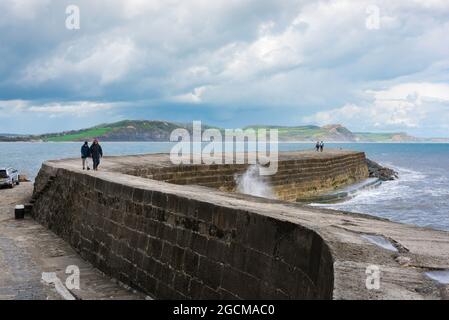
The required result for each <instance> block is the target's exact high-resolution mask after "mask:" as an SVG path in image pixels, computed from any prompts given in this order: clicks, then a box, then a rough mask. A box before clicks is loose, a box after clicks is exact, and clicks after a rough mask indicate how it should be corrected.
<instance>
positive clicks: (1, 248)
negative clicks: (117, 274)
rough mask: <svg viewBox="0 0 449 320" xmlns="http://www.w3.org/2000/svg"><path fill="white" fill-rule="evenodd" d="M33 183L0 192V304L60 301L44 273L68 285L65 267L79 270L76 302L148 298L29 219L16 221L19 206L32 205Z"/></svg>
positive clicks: (22, 184)
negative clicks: (30, 200)
mask: <svg viewBox="0 0 449 320" xmlns="http://www.w3.org/2000/svg"><path fill="white" fill-rule="evenodd" d="M32 191H33V185H32V184H31V183H21V185H20V186H17V187H15V188H14V189H0V270H1V272H0V300H5V299H18V300H24V299H33V300H34V299H43V300H60V299H62V296H61V295H60V294H59V293H58V292H57V291H56V290H55V288H54V286H53V285H50V284H46V283H44V282H42V281H41V278H42V272H56V274H57V276H58V278H60V279H61V280H62V281H63V282H65V280H66V278H67V276H68V275H67V274H65V270H66V267H67V266H69V265H76V266H78V267H79V268H80V289H79V290H76V289H74V290H72V294H73V295H74V296H75V297H76V298H77V299H142V298H144V297H145V296H144V295H142V294H138V293H133V292H131V291H129V290H126V289H125V288H123V287H121V286H119V285H118V284H117V283H116V282H113V281H112V280H110V278H109V277H107V276H105V275H104V274H102V273H101V272H100V271H99V270H97V269H95V268H93V267H92V265H91V264H90V263H88V262H86V261H85V260H83V259H82V258H81V257H80V256H79V255H78V254H76V252H75V251H74V250H73V249H72V248H71V247H70V246H69V245H68V244H67V243H66V242H65V241H64V240H62V239H61V238H60V237H58V236H56V235H55V234H54V233H53V232H51V231H50V230H48V229H46V228H44V227H43V226H42V225H40V224H38V223H37V222H36V221H35V220H33V219H31V218H30V217H29V216H28V217H26V219H24V220H15V219H14V207H15V205H16V204H24V203H27V202H28V201H29V199H30V198H31V194H32Z"/></svg>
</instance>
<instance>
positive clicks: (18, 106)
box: [0, 100, 122, 117]
mask: <svg viewBox="0 0 449 320" xmlns="http://www.w3.org/2000/svg"><path fill="white" fill-rule="evenodd" d="M121 105H122V104H121V103H103V102H93V101H72V102H60V103H56V102H52V103H39V102H35V101H28V100H4V101H0V113H1V114H3V112H5V113H6V114H7V115H9V116H11V115H12V114H17V113H21V112H22V113H30V112H31V113H35V114H38V115H50V116H51V117H59V116H75V117H85V116H88V115H90V114H93V113H98V112H103V111H106V110H111V109H113V108H117V107H120V106H121ZM3 115H5V114H3Z"/></svg>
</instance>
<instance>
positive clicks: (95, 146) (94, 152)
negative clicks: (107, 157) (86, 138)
mask: <svg viewBox="0 0 449 320" xmlns="http://www.w3.org/2000/svg"><path fill="white" fill-rule="evenodd" d="M90 155H91V157H92V161H93V163H94V170H95V171H97V170H98V166H99V165H100V158H102V157H103V150H102V149H101V146H100V144H99V143H98V140H97V139H95V140H94V142H93V143H92V145H91V146H90Z"/></svg>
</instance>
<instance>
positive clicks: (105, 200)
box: [33, 164, 333, 299]
mask: <svg viewBox="0 0 449 320" xmlns="http://www.w3.org/2000/svg"><path fill="white" fill-rule="evenodd" d="M35 192H38V193H39V197H38V198H37V200H36V202H35V204H34V207H33V215H34V217H35V219H37V220H38V221H39V222H41V223H42V224H44V225H45V226H47V227H48V228H50V229H51V230H53V231H54V232H55V233H56V234H58V235H60V236H61V237H63V238H64V239H65V240H67V241H68V242H69V243H70V244H71V245H72V246H73V247H74V248H75V249H76V250H77V251H78V252H79V253H80V254H81V256H83V257H84V258H85V259H87V260H88V261H90V262H91V263H92V264H93V265H95V266H96V267H98V268H99V269H100V270H101V271H103V272H105V273H106V274H108V275H110V276H112V277H114V278H117V279H118V280H120V281H122V282H123V283H125V284H128V285H130V286H132V287H134V288H137V289H140V290H142V291H143V292H145V293H147V294H149V295H151V296H152V297H155V298H159V299H164V298H166V299H181V298H187V299H210V298H212V299H214V298H218V299H231V298H232V299H234V298H236V299H305V298H310V299H330V298H332V292H333V259H332V256H331V253H330V250H329V248H328V246H327V245H326V243H325V242H324V241H323V239H322V238H321V237H320V236H319V235H318V234H317V233H316V232H314V231H312V230H309V229H306V228H304V227H302V226H300V225H296V224H294V223H291V222H286V221H282V220H278V219H274V218H270V217H266V216H263V215H260V214H258V213H257V212H248V211H242V210H238V209H235V208H233V207H226V206H224V205H219V204H214V203H209V202H206V201H199V200H195V199H189V198H186V197H184V196H180V195H177V194H175V193H173V194H171V193H170V194H169V193H162V192H160V191H158V190H148V189H140V188H133V187H131V186H129V185H126V184H119V183H114V182H110V181H106V180H102V179H100V178H95V177H93V176H91V175H86V174H81V173H77V172H73V171H68V170H65V169H54V168H52V167H51V166H49V165H45V164H44V165H43V167H42V169H41V171H40V173H39V175H38V177H37V178H36V187H35ZM81 276H82V275H81Z"/></svg>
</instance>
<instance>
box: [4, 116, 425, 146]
mask: <svg viewBox="0 0 449 320" xmlns="http://www.w3.org/2000/svg"><path fill="white" fill-rule="evenodd" d="M177 128H184V129H187V130H189V131H191V129H192V124H191V123H189V124H183V123H175V122H167V121H147V120H124V121H119V122H115V123H106V124H100V125H97V126H95V127H92V128H86V129H81V130H72V131H64V132H60V133H50V134H44V135H39V136H22V137H8V136H3V137H1V136H0V141H24V140H25V141H27V140H28V141H29V140H42V141H52V142H65V141H85V140H87V141H91V140H93V139H94V138H99V139H100V140H101V141H169V139H170V134H171V132H172V131H173V130H175V129H177ZM209 128H216V129H219V130H221V131H222V132H223V129H220V128H217V127H211V126H208V125H204V124H203V126H202V129H203V130H205V129H209ZM249 128H251V129H255V130H257V129H260V128H266V129H277V130H278V134H279V140H280V141H311V142H315V141H320V140H324V141H326V142H330V141H347V142H404V141H419V139H417V138H414V137H411V136H409V135H407V134H406V133H370V132H357V133H353V132H351V131H350V130H348V129H347V128H345V127H343V126H341V125H339V124H334V125H326V126H322V127H319V126H314V125H308V126H292V127H286V126H263V125H253V126H248V127H246V128H244V129H249Z"/></svg>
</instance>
